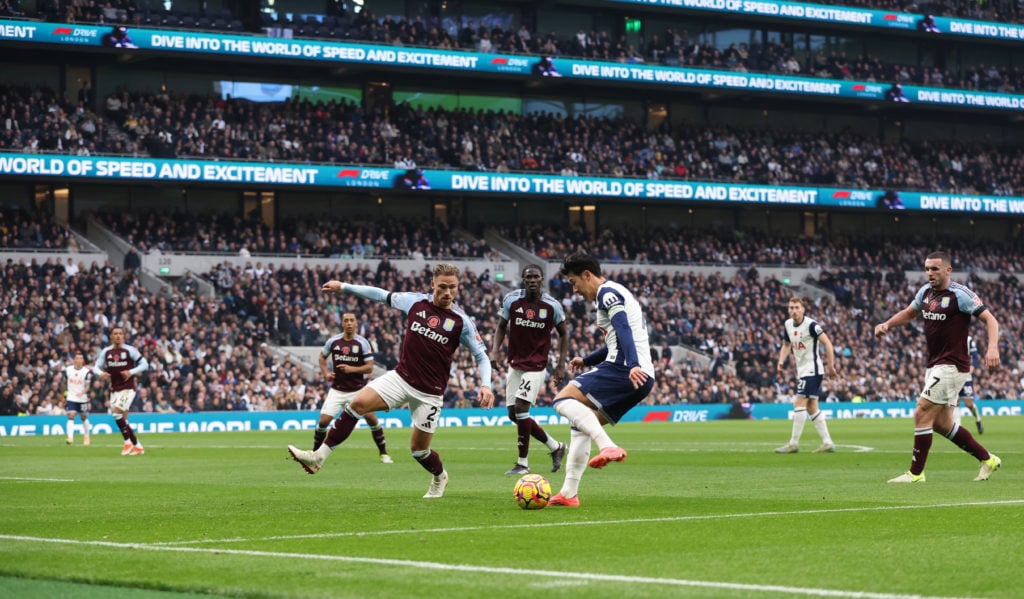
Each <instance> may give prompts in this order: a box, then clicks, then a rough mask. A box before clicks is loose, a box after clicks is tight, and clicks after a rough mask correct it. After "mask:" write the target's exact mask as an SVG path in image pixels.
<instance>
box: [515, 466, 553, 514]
mask: <svg viewBox="0 0 1024 599" xmlns="http://www.w3.org/2000/svg"><path fill="white" fill-rule="evenodd" d="M512 498H513V499H515V500H516V505H518V506H519V507H521V508H523V509H524V510H539V509H541V508H543V507H544V506H546V505H547V504H548V500H550V499H551V483H549V482H548V479H546V478H544V477H543V476H541V475H539V474H527V475H526V476H524V477H522V478H520V479H519V480H518V481H516V487H515V489H513V491H512Z"/></svg>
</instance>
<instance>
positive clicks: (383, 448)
mask: <svg viewBox="0 0 1024 599" xmlns="http://www.w3.org/2000/svg"><path fill="white" fill-rule="evenodd" d="M363 419H364V420H366V426H368V427H370V434H371V435H372V436H373V442H374V443H375V444H376V445H377V452H378V453H379V454H380V461H381V462H382V463H384V464H394V463H395V461H394V460H392V459H391V456H389V455H388V444H387V441H386V440H385V439H384V426H383V425H382V424H381V423H380V419H379V418H377V413H376V412H367V413H366V414H364V415H363Z"/></svg>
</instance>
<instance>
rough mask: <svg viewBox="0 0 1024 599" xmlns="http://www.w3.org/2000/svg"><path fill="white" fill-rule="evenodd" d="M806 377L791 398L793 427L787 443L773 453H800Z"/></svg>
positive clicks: (804, 422) (804, 421) (805, 404)
mask: <svg viewBox="0 0 1024 599" xmlns="http://www.w3.org/2000/svg"><path fill="white" fill-rule="evenodd" d="M806 386H807V377H802V378H801V379H800V380H799V382H798V383H797V388H796V397H794V398H793V426H792V429H791V432H790V435H789V441H787V442H786V444H785V445H783V446H782V447H779V448H778V449H776V450H775V453H796V452H798V451H800V436H801V435H803V434H804V424H806V423H807V395H806V391H805V389H806Z"/></svg>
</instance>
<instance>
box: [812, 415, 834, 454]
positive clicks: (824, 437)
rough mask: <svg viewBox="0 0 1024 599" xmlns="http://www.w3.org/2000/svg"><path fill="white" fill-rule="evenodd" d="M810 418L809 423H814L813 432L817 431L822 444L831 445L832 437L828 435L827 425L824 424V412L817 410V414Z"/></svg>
mask: <svg viewBox="0 0 1024 599" xmlns="http://www.w3.org/2000/svg"><path fill="white" fill-rule="evenodd" d="M810 418H811V422H813V423H814V430H816V431H818V434H819V435H821V441H822V443H825V444H826V445H832V435H830V434H828V425H827V424H825V412H822V411H821V410H818V412H817V413H816V414H815V415H814V416H811V417H810Z"/></svg>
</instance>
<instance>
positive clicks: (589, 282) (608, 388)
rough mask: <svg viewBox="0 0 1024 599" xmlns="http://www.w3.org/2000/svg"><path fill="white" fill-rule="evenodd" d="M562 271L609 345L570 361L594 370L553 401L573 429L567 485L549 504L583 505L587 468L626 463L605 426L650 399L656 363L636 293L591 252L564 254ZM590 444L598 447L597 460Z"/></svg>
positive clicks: (576, 367) (585, 373)
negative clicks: (609, 275)
mask: <svg viewBox="0 0 1024 599" xmlns="http://www.w3.org/2000/svg"><path fill="white" fill-rule="evenodd" d="M561 273H562V275H563V276H565V277H566V278H568V279H569V282H570V283H571V284H572V287H573V289H574V290H575V291H576V292H577V293H579V294H580V295H582V296H583V298H584V299H586V300H587V301H588V302H594V303H595V304H596V308H597V315H596V317H595V321H594V324H596V325H597V327H598V328H599V329H601V330H602V331H604V341H605V345H604V347H602V348H601V349H599V350H597V351H595V352H594V353H592V354H590V355H589V356H585V357H584V356H576V357H575V358H573V359H572V360H571V361H570V362H569V366H570V367H571V368H572V369H573V370H575V371H580V370H583V369H584V368H587V367H592V370H588V371H587V372H584V373H583V374H580V375H579V376H577V377H576V378H575V379H573V380H572V381H570V382H569V384H568V385H566V386H565V387H563V388H562V390H561V391H559V392H558V396H557V397H555V400H554V401H553V402H552V403H553V405H554V407H555V411H557V412H558V413H559V414H560V415H561V416H564V417H565V418H566V419H568V420H569V422H571V423H572V428H571V429H570V433H569V451H568V456H567V458H566V466H565V481H564V482H563V483H562V488H561V490H559V491H558V493H557V494H556V495H555V496H553V497H552V498H551V501H550V502H549V503H548V505H551V506H565V507H579V505H580V500H579V497H578V494H579V485H580V479H581V478H582V477H583V472H584V470H586V467H587V465H588V464H589V465H590V467H591V468H604V467H605V466H607V465H608V464H609V463H610V462H622V461H625V459H626V450H625V449H623V448H621V447H619V446H618V445H616V444H615V442H614V441H612V439H611V437H609V436H608V433H607V432H606V431H605V430H604V425H605V424H611V425H614V424H615V423H616V422H618V421H619V419H620V418H622V416H623V415H624V414H625V413H626V412H628V411H629V410H630V409H631V408H632V407H633V406H635V405H637V404H638V403H640V402H641V401H643V400H644V398H646V397H647V395H648V394H649V393H650V392H651V389H653V388H654V364H653V362H652V360H651V348H650V344H649V342H648V339H647V325H646V323H645V322H644V314H643V308H642V307H641V305H640V302H638V301H637V299H636V298H635V297H634V296H633V294H632V292H630V291H629V290H628V289H626V288H625V287H623V286H622V285H620V284H618V283H616V282H614V281H609V280H608V279H606V278H605V277H604V275H603V274H602V272H601V264H600V262H598V261H597V258H595V257H593V256H590V255H587V254H571V255H569V256H566V257H565V260H564V261H563V262H562V270H561ZM591 441H593V442H594V443H596V444H597V446H598V448H599V449H600V452H599V453H598V454H597V455H596V456H594V457H593V458H591V457H590V445H591Z"/></svg>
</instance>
